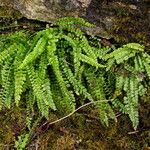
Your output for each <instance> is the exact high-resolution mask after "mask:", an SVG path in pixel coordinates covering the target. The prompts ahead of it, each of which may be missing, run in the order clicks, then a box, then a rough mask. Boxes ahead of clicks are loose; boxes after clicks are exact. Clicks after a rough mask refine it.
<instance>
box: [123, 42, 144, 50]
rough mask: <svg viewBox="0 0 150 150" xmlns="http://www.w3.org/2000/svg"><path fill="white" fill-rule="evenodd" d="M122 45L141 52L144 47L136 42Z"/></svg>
mask: <svg viewBox="0 0 150 150" xmlns="http://www.w3.org/2000/svg"><path fill="white" fill-rule="evenodd" d="M123 47H127V48H129V49H133V50H137V51H141V52H143V51H144V49H145V47H144V46H143V45H141V44H138V43H128V44H126V45H123Z"/></svg>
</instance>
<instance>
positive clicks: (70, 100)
mask: <svg viewBox="0 0 150 150" xmlns="http://www.w3.org/2000/svg"><path fill="white" fill-rule="evenodd" d="M49 44H51V45H49V46H48V47H47V52H48V55H47V56H48V60H49V63H50V64H51V66H52V68H53V71H54V74H55V76H56V79H57V81H58V84H59V86H60V89H61V92H62V94H63V101H62V106H63V107H64V106H65V107H66V111H68V112H71V111H73V110H74V109H75V104H74V102H75V98H74V96H73V94H72V93H71V92H70V91H68V89H67V87H66V84H65V81H64V79H63V77H62V73H61V72H60V69H59V61H58V58H57V56H56V55H55V51H56V45H55V43H49Z"/></svg>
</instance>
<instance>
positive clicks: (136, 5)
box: [0, 0, 150, 43]
mask: <svg viewBox="0 0 150 150" xmlns="http://www.w3.org/2000/svg"><path fill="white" fill-rule="evenodd" d="M0 6H10V7H12V8H14V9H15V10H18V11H19V12H21V14H22V15H23V16H25V17H27V18H28V19H35V20H40V21H44V22H49V23H52V22H54V21H55V20H56V19H58V18H60V17H65V16H74V17H82V18H85V19H87V20H88V21H90V22H92V23H94V24H96V25H97V27H96V28H95V29H89V30H88V33H89V34H94V35H99V36H101V37H103V38H111V37H113V38H115V39H116V40H117V41H125V42H128V41H138V42H139V41H140V42H141V43H142V42H143V41H149V39H148V38H149V36H148V35H150V33H149V32H150V30H149V29H150V24H149V22H150V8H149V7H150V1H149V0H129V1H128V2H127V1H126V0H1V3H0ZM146 43H147V42H146Z"/></svg>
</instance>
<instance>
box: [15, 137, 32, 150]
mask: <svg viewBox="0 0 150 150" xmlns="http://www.w3.org/2000/svg"><path fill="white" fill-rule="evenodd" d="M28 140H29V134H22V135H20V136H18V140H17V141H16V142H15V148H16V149H17V150H23V149H25V147H26V145H27V142H28Z"/></svg>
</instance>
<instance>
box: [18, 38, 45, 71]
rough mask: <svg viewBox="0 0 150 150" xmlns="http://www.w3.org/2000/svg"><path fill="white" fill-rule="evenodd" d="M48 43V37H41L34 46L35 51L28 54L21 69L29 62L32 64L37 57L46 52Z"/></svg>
mask: <svg viewBox="0 0 150 150" xmlns="http://www.w3.org/2000/svg"><path fill="white" fill-rule="evenodd" d="M46 43H47V40H46V38H45V37H41V38H40V39H39V40H38V42H37V44H36V46H35V47H34V48H33V51H32V52H31V53H30V54H29V55H27V56H26V58H25V59H24V61H23V63H22V64H21V65H20V66H19V69H22V68H24V67H26V66H27V65H28V64H30V63H31V62H33V61H34V60H35V59H37V58H38V56H40V55H41V54H42V53H43V52H44V50H45V46H46Z"/></svg>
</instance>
